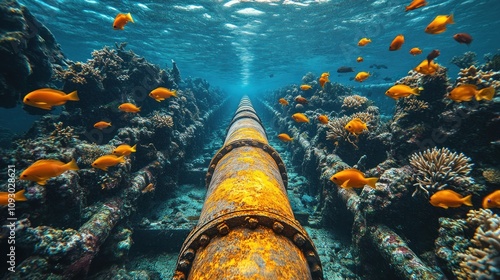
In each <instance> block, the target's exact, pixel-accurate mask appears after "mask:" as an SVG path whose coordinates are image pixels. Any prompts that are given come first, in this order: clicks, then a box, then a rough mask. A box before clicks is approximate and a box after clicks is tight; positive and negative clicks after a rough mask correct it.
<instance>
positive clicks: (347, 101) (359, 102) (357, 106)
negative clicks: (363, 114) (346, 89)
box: [342, 94, 368, 111]
mask: <svg viewBox="0 0 500 280" xmlns="http://www.w3.org/2000/svg"><path fill="white" fill-rule="evenodd" d="M367 102H368V98H366V97H364V96H360V95H356V94H355V95H350V96H346V97H344V101H343V104H342V109H344V110H346V111H348V110H352V111H362V110H365V109H366V108H367V107H368V104H367Z"/></svg>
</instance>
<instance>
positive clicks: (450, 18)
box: [443, 14, 455, 31]
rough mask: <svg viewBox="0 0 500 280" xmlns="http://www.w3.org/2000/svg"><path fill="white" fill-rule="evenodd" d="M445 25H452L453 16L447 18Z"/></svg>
mask: <svg viewBox="0 0 500 280" xmlns="http://www.w3.org/2000/svg"><path fill="white" fill-rule="evenodd" d="M446 23H448V24H454V23H455V21H453V14H450V16H449V17H448V20H446ZM443 31H444V30H443Z"/></svg>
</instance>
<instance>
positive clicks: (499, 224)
mask: <svg viewBox="0 0 500 280" xmlns="http://www.w3.org/2000/svg"><path fill="white" fill-rule="evenodd" d="M467 224H468V226H469V227H476V230H475V233H474V237H473V238H472V239H471V243H472V246H470V247H469V248H468V249H467V250H466V251H465V253H458V257H459V258H461V259H462V261H461V262H460V271H458V272H457V273H456V276H457V279H459V280H465V279H484V280H490V279H491V280H494V279H499V278H500V269H499V267H500V217H499V216H498V215H496V214H493V212H492V211H491V210H489V209H479V210H470V211H469V213H467Z"/></svg>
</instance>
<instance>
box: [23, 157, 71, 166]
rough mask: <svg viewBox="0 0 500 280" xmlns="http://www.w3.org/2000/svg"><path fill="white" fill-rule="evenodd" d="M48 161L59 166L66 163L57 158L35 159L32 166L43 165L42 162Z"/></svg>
mask: <svg viewBox="0 0 500 280" xmlns="http://www.w3.org/2000/svg"><path fill="white" fill-rule="evenodd" d="M47 163H52V164H57V165H58V166H61V165H65V163H64V162H60V161H58V160H55V159H39V160H37V161H35V162H34V163H33V164H32V165H31V167H33V166H38V165H41V164H47Z"/></svg>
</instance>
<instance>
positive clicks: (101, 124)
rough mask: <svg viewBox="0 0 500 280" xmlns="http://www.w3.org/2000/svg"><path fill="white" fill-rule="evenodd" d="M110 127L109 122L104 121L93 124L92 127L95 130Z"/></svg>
mask: <svg viewBox="0 0 500 280" xmlns="http://www.w3.org/2000/svg"><path fill="white" fill-rule="evenodd" d="M110 126H111V122H104V121H100V122H96V123H95V124H94V127H95V128H97V129H101V130H103V129H105V128H107V127H110Z"/></svg>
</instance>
